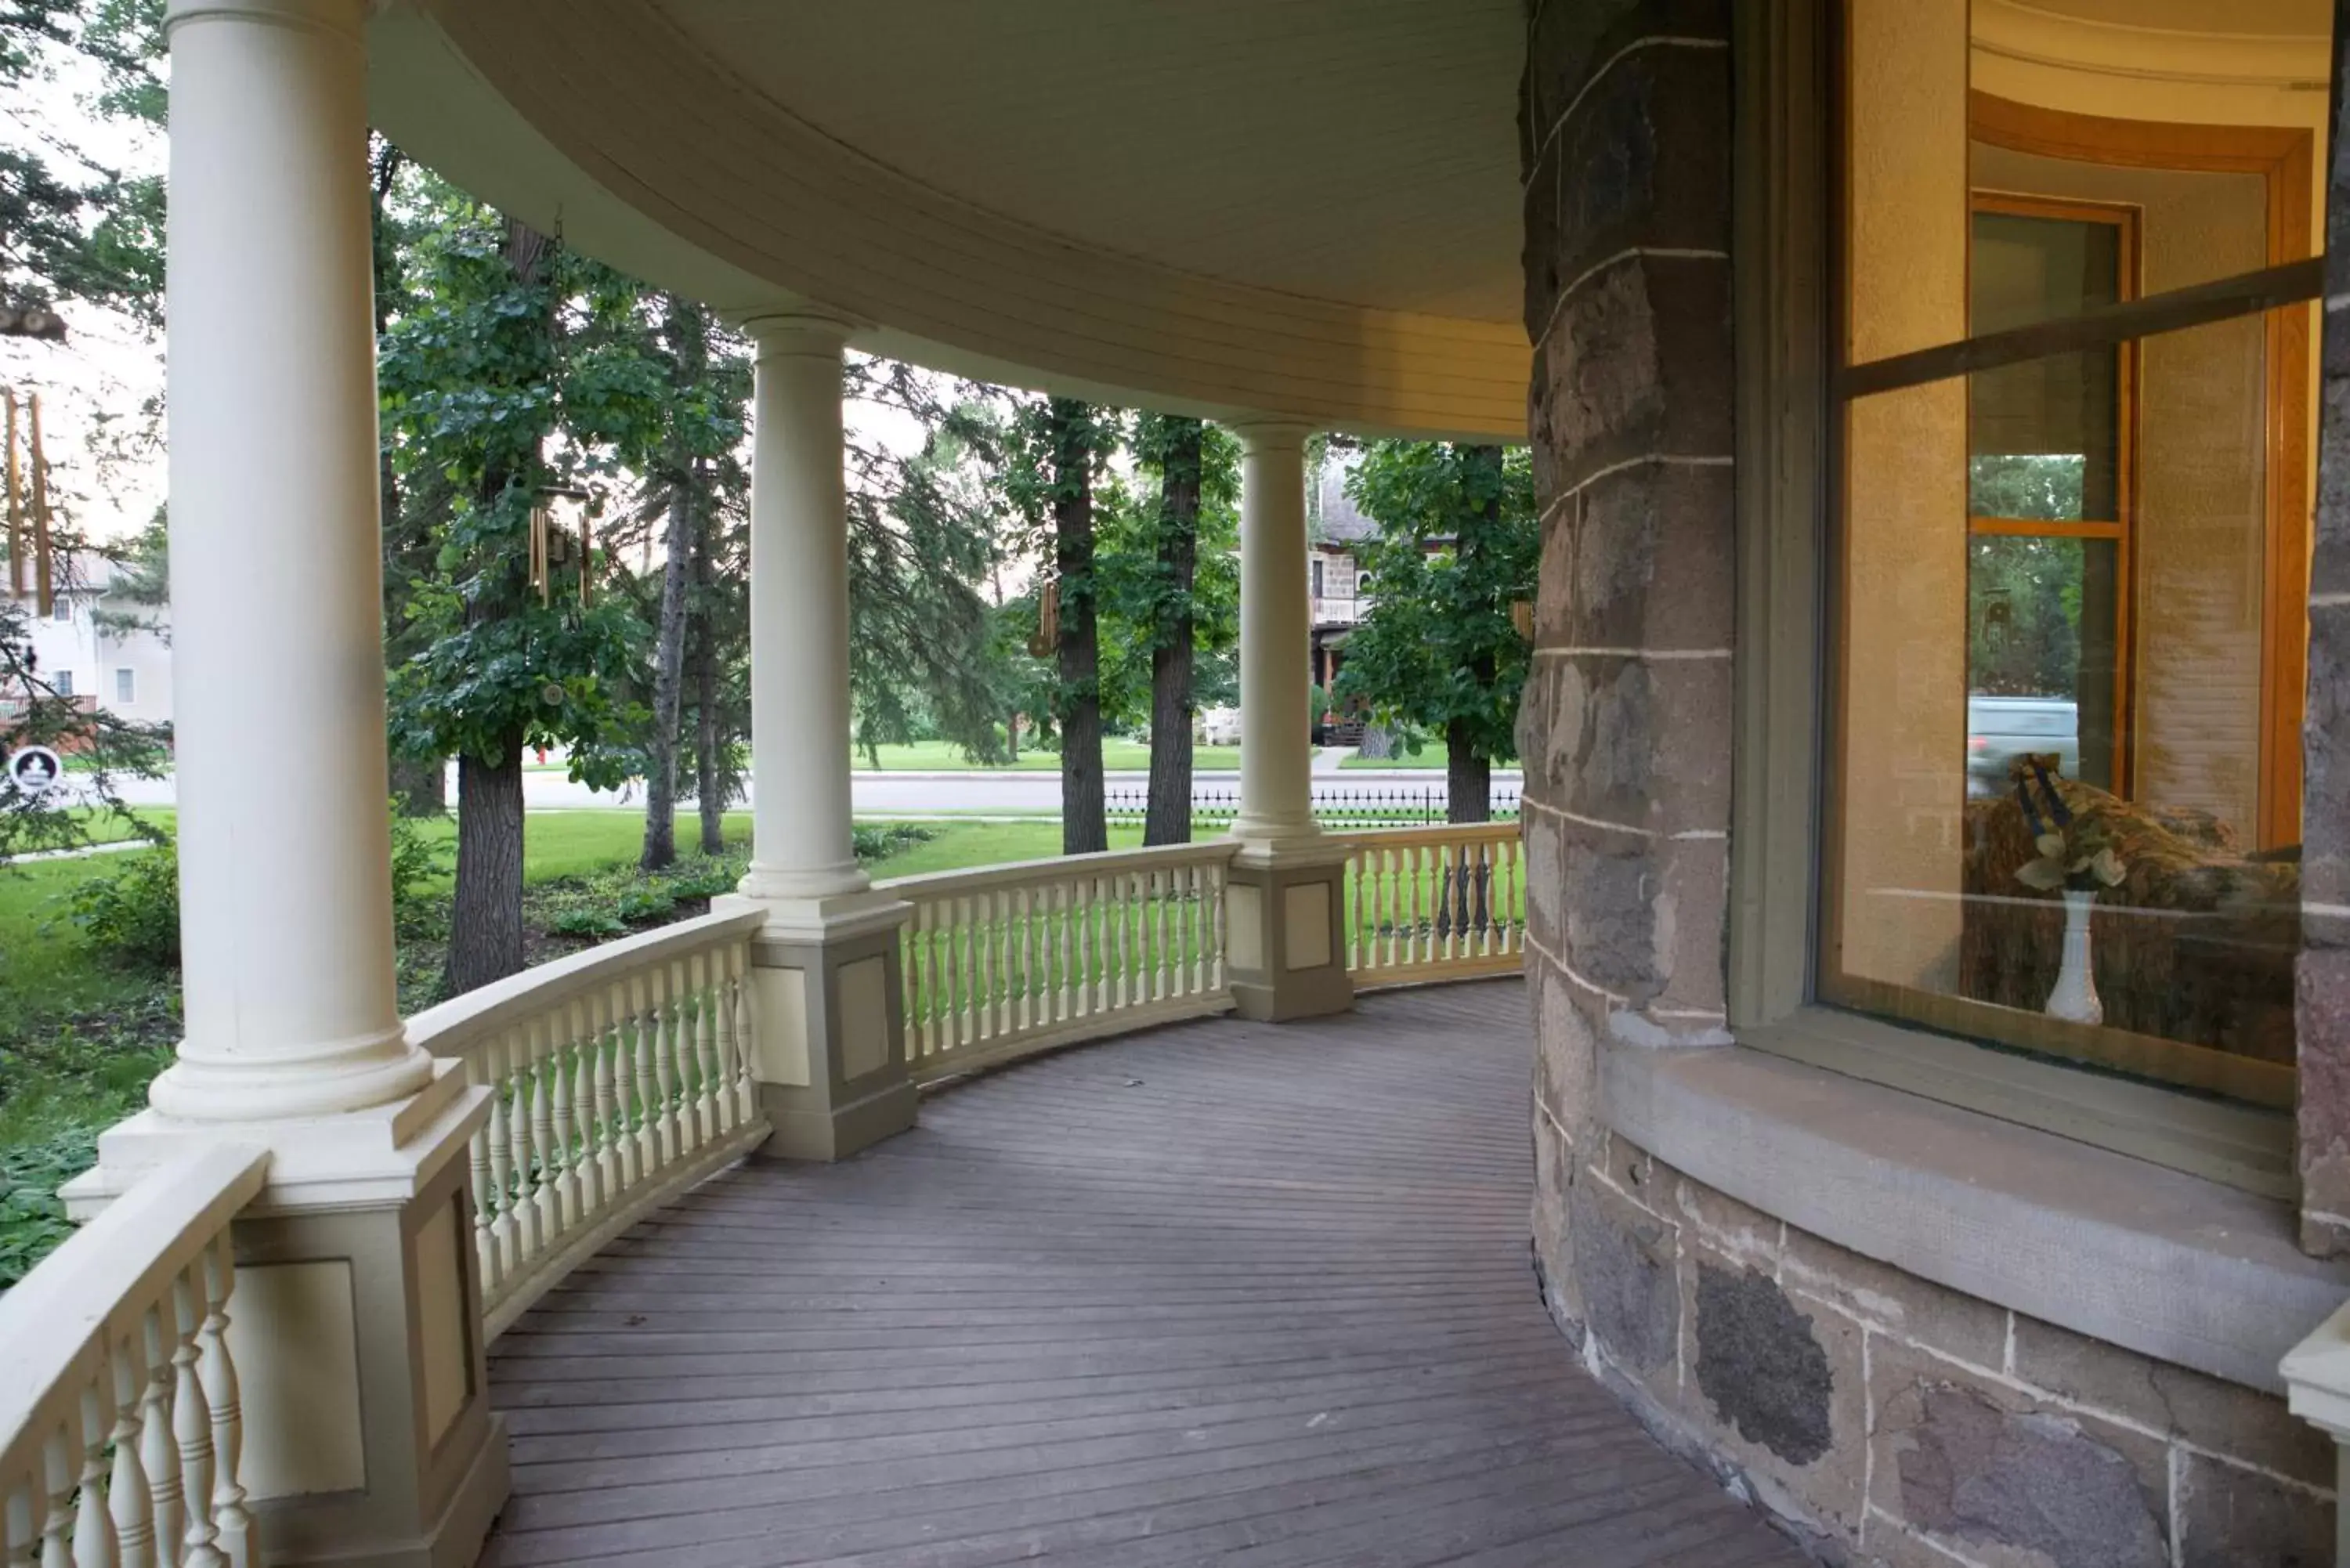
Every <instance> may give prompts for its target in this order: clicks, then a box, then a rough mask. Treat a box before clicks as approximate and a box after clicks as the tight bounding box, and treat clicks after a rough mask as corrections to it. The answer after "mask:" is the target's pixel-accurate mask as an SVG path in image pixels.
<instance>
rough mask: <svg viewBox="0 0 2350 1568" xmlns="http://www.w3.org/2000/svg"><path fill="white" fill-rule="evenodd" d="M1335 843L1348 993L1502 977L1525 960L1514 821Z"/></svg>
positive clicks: (1347, 837) (1350, 837) (1383, 833)
mask: <svg viewBox="0 0 2350 1568" xmlns="http://www.w3.org/2000/svg"><path fill="white" fill-rule="evenodd" d="M1337 836H1338V837H1339V838H1340V839H1342V840H1343V841H1344V842H1345V843H1346V845H1347V972H1348V973H1350V974H1352V975H1353V976H1354V979H1355V989H1356V990H1357V991H1375V990H1378V989H1379V988H1381V987H1383V986H1391V985H1419V984H1423V983H1426V982H1429V981H1442V980H1469V979H1473V978H1476V977H1477V976H1480V975H1494V974H1509V973H1512V972H1514V971H1516V970H1517V969H1518V967H1519V966H1520V964H1522V963H1523V961H1524V959H1523V953H1524V950H1525V930H1526V925H1525V871H1524V863H1523V849H1522V848H1521V846H1520V845H1519V842H1518V825H1517V824H1516V823H1514V822H1481V823H1461V824H1457V825H1455V824H1440V825H1438V826H1430V827H1402V828H1388V829H1382V830H1379V831H1376V832H1367V833H1343V834H1339V835H1337Z"/></svg>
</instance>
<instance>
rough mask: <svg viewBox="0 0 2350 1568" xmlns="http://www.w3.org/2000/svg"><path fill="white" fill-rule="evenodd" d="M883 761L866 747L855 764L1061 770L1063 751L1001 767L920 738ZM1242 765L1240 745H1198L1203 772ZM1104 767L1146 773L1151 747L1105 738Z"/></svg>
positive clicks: (1025, 756)
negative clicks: (984, 762)
mask: <svg viewBox="0 0 2350 1568" xmlns="http://www.w3.org/2000/svg"><path fill="white" fill-rule="evenodd" d="M879 755H880V759H881V761H880V765H879V769H878V770H876V769H875V765H874V762H873V759H872V758H871V757H868V755H867V754H866V753H863V752H862V751H860V752H858V753H857V755H856V759H855V765H856V767H857V768H858V769H859V770H860V771H867V770H872V771H879V772H881V773H897V774H975V773H1012V772H1018V773H1036V774H1050V773H1058V772H1060V770H1061V755H1060V753H1058V752H1042V751H1035V750H1033V749H1032V750H1029V751H1024V752H1023V753H1020V760H1019V761H1018V762H1016V763H1006V764H1003V765H1002V766H999V767H986V766H983V765H982V764H980V763H974V762H972V761H971V760H970V759H969V758H967V757H965V756H964V755H963V754H962V752H961V751H960V750H958V749H957V748H956V747H955V746H953V745H952V744H951V743H950V742H945V741H917V742H914V743H913V744H912V745H910V746H883V747H881V748H879ZM1240 765H1241V749H1240V748H1239V747H1238V746H1194V747H1192V748H1191V766H1192V767H1193V768H1194V769H1196V770H1198V771H1200V772H1201V773H1212V772H1230V771H1231V770H1232V769H1234V768H1237V767H1239V766H1240ZM1102 767H1103V768H1104V769H1105V770H1106V771H1108V772H1112V773H1118V772H1130V773H1143V772H1147V771H1148V770H1149V767H1150V748H1149V746H1146V745H1142V744H1140V743H1139V742H1134V741H1125V740H1119V739H1118V738H1116V737H1112V738H1110V739H1107V740H1105V741H1104V742H1102Z"/></svg>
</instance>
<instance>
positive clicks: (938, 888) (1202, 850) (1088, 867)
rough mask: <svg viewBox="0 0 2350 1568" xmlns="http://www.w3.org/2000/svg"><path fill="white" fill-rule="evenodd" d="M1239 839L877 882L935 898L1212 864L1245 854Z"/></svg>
mask: <svg viewBox="0 0 2350 1568" xmlns="http://www.w3.org/2000/svg"><path fill="white" fill-rule="evenodd" d="M1240 847H1241V846H1240V840H1238V839H1236V838H1210V839H1204V840H1202V841H1201V842H1199V843H1196V844H1161V845H1158V846H1153V847H1150V848H1148V849H1112V850H1108V851H1106V852H1104V853H1101V854H1097V855H1058V856H1055V857H1052V858H1051V859H1047V860H1014V861H1008V862H1006V863H1005V864H1003V865H1001V866H975V867H971V868H970V869H968V870H962V871H931V872H928V873H925V874H924V875H922V876H920V877H895V878H892V879H891V880H889V881H886V882H877V883H875V884H874V888H875V890H876V891H879V892H885V893H893V894H895V895H897V896H898V897H899V898H938V897H941V895H944V894H948V893H976V892H983V891H985V890H987V889H989V888H1013V887H1020V886H1023V885H1026V884H1031V883H1036V882H1049V881H1055V880H1059V879H1061V878H1064V877H1085V876H1091V875H1095V874H1097V873H1100V872H1104V871H1119V870H1129V869H1131V870H1141V869H1144V868H1147V867H1153V866H1206V865H1212V864H1215V863H1217V862H1219V861H1227V860H1230V859H1231V858H1232V857H1233V856H1234V855H1236V854H1238V853H1239V851H1240Z"/></svg>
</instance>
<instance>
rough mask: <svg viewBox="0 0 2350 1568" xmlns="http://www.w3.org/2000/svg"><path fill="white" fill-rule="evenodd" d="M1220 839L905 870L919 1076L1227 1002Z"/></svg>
mask: <svg viewBox="0 0 2350 1568" xmlns="http://www.w3.org/2000/svg"><path fill="white" fill-rule="evenodd" d="M1236 847H1237V846H1235V845H1233V844H1232V843H1229V842H1211V843H1206V844H1183V845H1170V846H1166V847H1163V848H1158V849H1138V850H1128V851H1121V852H1118V853H1116V854H1109V855H1085V856H1074V857H1066V858H1064V859H1059V860H1033V861H1027V862H1024V863H1021V864H1018V865H1012V866H991V867H984V868H983V869H980V870H975V871H947V872H941V873H939V874H937V875H935V876H929V877H900V878H899V879H898V880H896V881H891V882H884V883H882V884H880V886H881V887H882V888H887V889H888V890H889V891H890V892H892V893H895V894H896V895H897V896H898V897H899V898H903V899H905V900H907V901H908V902H909V903H910V904H912V905H913V906H914V912H913V916H912V918H911V919H910V920H909V921H908V922H907V925H906V927H905V933H904V938H903V942H904V946H903V949H902V954H903V965H904V985H905V1002H906V1056H907V1064H908V1066H909V1067H910V1070H911V1072H912V1074H913V1076H914V1077H915V1079H916V1080H917V1081H918V1082H921V1081H929V1080H932V1079H936V1078H941V1077H945V1076H947V1075H951V1074H953V1073H958V1072H962V1071H965V1070H967V1069H969V1068H972V1067H976V1066H983V1065H987V1064H992V1063H995V1062H1000V1061H1003V1060H1005V1059H1007V1058H1009V1057H1013V1056H1018V1055H1024V1054H1027V1053H1029V1052H1032V1051H1040V1050H1045V1049H1047V1048H1049V1047H1052V1046H1055V1045H1065V1044H1071V1043H1073V1042H1075V1041H1079V1040H1089V1039H1094V1038H1097V1037H1098V1036H1101V1035H1104V1034H1116V1033H1124V1032H1125V1031H1127V1030H1129V1029H1140V1028H1144V1027H1146V1026H1148V1025H1150V1024H1153V1023H1167V1022H1170V1021H1171V1020H1174V1019H1179V1018H1192V1017H1197V1016H1199V1015H1200V1014H1201V1013H1207V1012H1222V1011H1224V1010H1226V1009H1228V1008H1230V1007H1231V1006H1232V988H1231V983H1230V981H1229V979H1228V977H1227V976H1226V974H1225V972H1224V884H1225V879H1226V873H1227V871H1228V869H1229V867H1230V866H1231V863H1232V854H1233V851H1234V849H1235V848H1236Z"/></svg>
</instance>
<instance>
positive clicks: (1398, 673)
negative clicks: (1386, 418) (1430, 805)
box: [1337, 441, 1542, 822]
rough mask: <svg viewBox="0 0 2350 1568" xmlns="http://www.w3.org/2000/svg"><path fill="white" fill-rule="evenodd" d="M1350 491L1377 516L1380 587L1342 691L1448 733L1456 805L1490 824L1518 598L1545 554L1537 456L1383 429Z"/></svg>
mask: <svg viewBox="0 0 2350 1568" xmlns="http://www.w3.org/2000/svg"><path fill="white" fill-rule="evenodd" d="M1347 493H1348V494H1349V495H1351V496H1352V497H1353V498H1354V500H1355V504H1357V506H1359V507H1361V508H1362V510H1363V513H1364V514H1365V515H1366V516H1367V517H1369V518H1371V519H1372V520H1373V521H1374V522H1376V523H1377V524H1378V525H1379V529H1378V534H1377V535H1376V536H1374V537H1373V538H1371V539H1370V540H1368V541H1367V542H1366V543H1365V545H1364V546H1363V548H1362V550H1361V552H1360V559H1361V561H1362V563H1363V566H1364V568H1365V569H1366V570H1367V571H1369V572H1370V573H1372V574H1373V576H1374V580H1375V581H1376V582H1377V583H1378V597H1376V598H1375V599H1374V600H1373V601H1372V605H1371V608H1370V610H1369V611H1368V613H1367V614H1366V615H1365V617H1364V618H1363V621H1362V623H1361V624H1360V625H1358V626H1357V627H1356V628H1355V629H1354V630H1353V631H1352V632H1351V633H1350V634H1348V637H1347V662H1346V665H1345V667H1344V668H1343V669H1342V670H1339V672H1338V680H1337V695H1338V697H1339V699H1340V700H1341V701H1344V700H1346V699H1347V698H1360V699H1362V700H1363V701H1364V702H1365V703H1366V705H1367V707H1368V708H1369V710H1370V711H1371V712H1372V714H1373V715H1374V716H1375V717H1377V718H1378V720H1379V721H1380V722H1383V723H1389V724H1403V725H1410V726H1415V727H1418V728H1421V729H1426V730H1431V731H1436V732H1440V733H1441V734H1442V735H1443V736H1444V741H1445V745H1446V747H1447V750H1448V753H1449V762H1448V763H1447V767H1446V780H1445V782H1446V784H1447V785H1448V786H1449V790H1450V798H1451V806H1450V811H1449V815H1450V816H1451V820H1452V821H1454V822H1482V821H1484V820H1485V819H1486V817H1487V815H1489V809H1490V801H1491V794H1492V764H1493V763H1494V761H1495V760H1496V759H1506V758H1508V757H1509V756H1510V755H1512V754H1513V753H1512V748H1513V744H1514V740H1513V734H1512V729H1513V723H1514V722H1515V719H1516V715H1517V711H1518V695H1519V692H1520V691H1522V690H1523V687H1524V685H1525V678H1526V669H1527V662H1528V651H1527V648H1526V642H1525V639H1523V637H1521V636H1519V635H1518V631H1517V628H1516V627H1515V626H1514V625H1513V623H1512V620H1511V613H1510V607H1511V606H1512V604H1513V603H1514V602H1515V601H1517V600H1519V599H1523V598H1530V597H1533V592H1534V576H1535V572H1536V570H1537V567H1538V566H1539V563H1540V561H1541V556H1542V535H1541V530H1540V528H1539V527H1538V526H1537V524H1536V521H1535V514H1534V479H1533V472H1532V469H1531V466H1530V462H1529V460H1528V458H1527V455H1526V453H1525V452H1524V451H1523V449H1518V448H1513V449H1509V450H1507V451H1504V450H1503V448H1501V447H1498V446H1469V445H1461V444H1456V443H1453V442H1448V441H1374V442H1372V443H1371V445H1370V446H1369V447H1368V448H1367V450H1366V451H1365V452H1364V453H1363V457H1362V460H1361V462H1358V463H1357V465H1356V467H1355V470H1354V472H1353V473H1352V474H1351V475H1349V476H1348V478H1347Z"/></svg>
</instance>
